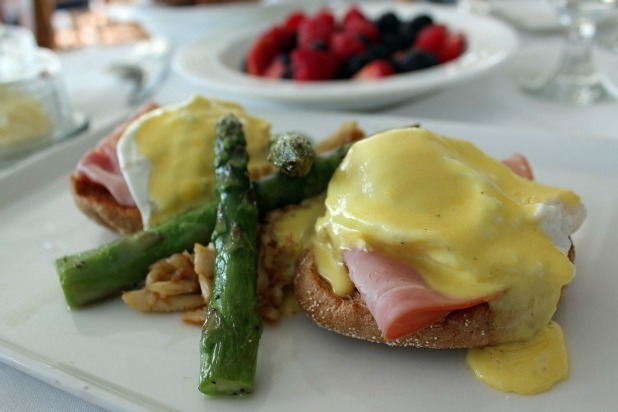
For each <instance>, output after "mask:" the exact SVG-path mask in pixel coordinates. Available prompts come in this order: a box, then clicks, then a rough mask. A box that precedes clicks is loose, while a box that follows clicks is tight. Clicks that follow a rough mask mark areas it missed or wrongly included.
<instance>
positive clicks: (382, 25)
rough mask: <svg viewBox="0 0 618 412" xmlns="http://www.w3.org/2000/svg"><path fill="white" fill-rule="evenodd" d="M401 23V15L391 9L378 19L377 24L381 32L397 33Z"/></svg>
mask: <svg viewBox="0 0 618 412" xmlns="http://www.w3.org/2000/svg"><path fill="white" fill-rule="evenodd" d="M399 23H400V21H399V17H397V15H396V14H395V13H393V12H392V11H391V12H388V13H384V14H383V15H381V16H380V17H379V18H378V20H377V21H376V26H377V27H378V30H380V33H381V34H384V33H396V32H398V31H399Z"/></svg>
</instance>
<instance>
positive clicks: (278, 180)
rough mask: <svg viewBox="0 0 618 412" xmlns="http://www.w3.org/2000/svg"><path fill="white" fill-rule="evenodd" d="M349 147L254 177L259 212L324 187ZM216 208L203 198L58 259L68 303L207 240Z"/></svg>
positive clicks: (132, 281)
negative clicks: (287, 170) (304, 165)
mask: <svg viewBox="0 0 618 412" xmlns="http://www.w3.org/2000/svg"><path fill="white" fill-rule="evenodd" d="M348 148H349V146H342V147H340V148H338V149H335V150H334V151H332V152H330V153H328V154H326V155H323V156H319V157H318V158H316V161H315V162H314V164H313V167H312V169H311V172H309V174H308V175H306V176H303V177H300V178H294V177H291V176H288V175H285V174H283V173H275V174H273V175H271V176H268V177H265V178H263V179H260V180H257V181H255V182H254V190H255V198H256V200H257V204H258V208H259V211H260V213H261V215H264V214H265V213H267V212H269V211H271V210H274V209H279V208H281V207H283V206H286V205H288V204H293V203H299V202H301V201H302V200H303V199H306V198H308V197H311V196H315V195H318V194H320V193H321V192H323V191H324V190H326V187H327V185H328V181H329V180H330V177H331V176H332V174H333V172H334V171H335V169H336V168H337V166H339V163H340V162H341V160H342V159H343V157H344V156H345V154H346V153H347V150H348ZM216 210H217V202H216V201H211V202H207V203H205V204H203V205H201V206H199V207H196V208H194V209H190V210H188V211H185V212H183V213H180V214H178V215H176V216H173V217H171V218H169V219H166V220H165V221H163V222H161V223H160V224H158V225H156V226H153V227H152V228H150V229H148V230H146V231H142V232H138V233H135V234H132V235H129V236H126V237H123V238H120V239H118V240H116V241H114V242H111V243H108V244H106V245H103V246H100V247H98V248H96V249H91V250H87V251H84V252H80V253H77V254H74V255H71V256H66V257H62V258H60V259H58V260H56V262H55V265H56V271H57V273H58V276H59V279H60V285H61V287H62V290H63V292H64V296H65V299H66V301H67V304H68V305H69V306H70V307H72V308H77V307H81V306H85V305H87V304H89V303H92V302H95V301H98V300H100V299H103V298H106V297H109V296H113V295H116V294H118V293H119V292H121V291H122V290H126V289H131V288H133V287H134V286H135V285H136V284H138V283H140V282H142V281H143V280H144V277H145V276H146V273H148V266H150V264H152V263H153V262H155V261H157V260H159V259H162V258H164V257H167V256H170V255H172V254H173V253H177V252H181V251H183V250H190V249H191V248H192V247H193V244H194V243H196V242H200V243H208V242H209V240H210V236H211V234H212V230H213V228H214V224H215V218H216Z"/></svg>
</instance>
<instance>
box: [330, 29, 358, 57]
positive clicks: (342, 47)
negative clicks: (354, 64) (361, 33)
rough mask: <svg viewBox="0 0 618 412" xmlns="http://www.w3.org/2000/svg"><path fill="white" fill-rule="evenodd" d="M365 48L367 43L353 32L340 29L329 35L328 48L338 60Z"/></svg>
mask: <svg viewBox="0 0 618 412" xmlns="http://www.w3.org/2000/svg"><path fill="white" fill-rule="evenodd" d="M366 49H367V45H365V43H363V41H362V40H361V39H359V38H358V36H357V35H355V34H354V33H351V32H347V31H340V32H335V33H333V34H332V35H331V36H330V50H331V52H332V53H333V54H334V55H335V56H336V57H337V59H339V61H344V60H347V59H348V58H350V57H351V56H354V55H357V54H360V53H363V52H365V50H366Z"/></svg>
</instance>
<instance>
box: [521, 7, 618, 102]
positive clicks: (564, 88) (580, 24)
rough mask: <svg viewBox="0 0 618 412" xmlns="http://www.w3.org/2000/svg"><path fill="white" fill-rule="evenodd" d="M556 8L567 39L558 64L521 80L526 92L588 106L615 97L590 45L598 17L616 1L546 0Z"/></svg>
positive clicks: (610, 9) (614, 92)
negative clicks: (550, 69) (542, 72)
mask: <svg viewBox="0 0 618 412" xmlns="http://www.w3.org/2000/svg"><path fill="white" fill-rule="evenodd" d="M547 1H549V3H550V4H551V5H552V6H553V7H554V8H555V9H556V11H557V12H558V16H559V17H560V22H561V24H562V25H563V26H564V27H565V28H567V29H568V40H567V42H566V45H565V46H564V49H563V51H562V54H561V56H560V60H559V62H558V66H557V67H556V68H555V69H554V70H553V71H552V72H550V73H546V74H543V75H539V76H536V77H532V78H527V79H524V82H523V88H524V90H526V91H527V92H529V93H531V94H534V95H538V96H541V97H544V98H548V99H551V100H555V101H561V102H566V103H572V104H576V105H581V106H588V105H592V104H595V103H597V102H600V101H605V100H611V99H614V98H616V96H617V95H616V90H615V89H614V87H613V86H611V85H609V84H608V83H607V81H606V80H605V79H604V77H603V76H602V75H601V74H600V73H599V71H598V70H597V67H596V65H595V63H594V60H593V58H592V44H593V39H594V36H595V32H596V23H597V21H598V19H599V18H601V17H603V16H604V15H605V14H606V13H608V12H611V11H612V10H613V9H615V8H616V7H618V0H547Z"/></svg>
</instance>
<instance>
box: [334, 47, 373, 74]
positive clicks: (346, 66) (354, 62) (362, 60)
mask: <svg viewBox="0 0 618 412" xmlns="http://www.w3.org/2000/svg"><path fill="white" fill-rule="evenodd" d="M371 60H373V59H372V58H371V56H369V55H368V54H367V53H363V54H357V55H355V56H351V57H350V58H349V59H348V60H346V61H345V62H343V63H342V64H341V65H340V66H339V71H338V73H337V77H339V78H341V79H348V78H350V77H352V76H354V74H355V73H356V72H357V71H359V70H360V69H361V68H362V67H363V66H365V65H366V64H367V63H369V62H370V61H371Z"/></svg>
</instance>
